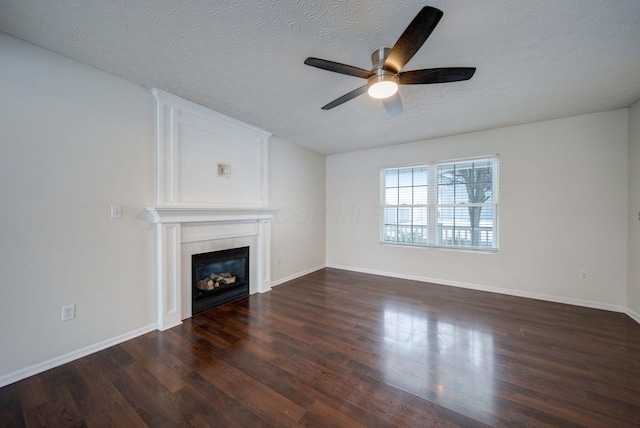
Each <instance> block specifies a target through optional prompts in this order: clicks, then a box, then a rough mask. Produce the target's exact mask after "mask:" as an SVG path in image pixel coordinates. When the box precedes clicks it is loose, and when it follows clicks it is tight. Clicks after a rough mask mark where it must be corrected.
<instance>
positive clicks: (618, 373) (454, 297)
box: [0, 269, 640, 427]
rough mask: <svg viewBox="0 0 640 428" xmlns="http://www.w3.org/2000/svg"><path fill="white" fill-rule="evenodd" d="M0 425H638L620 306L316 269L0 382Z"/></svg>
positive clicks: (631, 338) (639, 385)
mask: <svg viewBox="0 0 640 428" xmlns="http://www.w3.org/2000/svg"><path fill="white" fill-rule="evenodd" d="M0 426H2V427H23V426H27V427H38V426H48V427H57V426H67V427H71V426H90V427H94V426H95V427H144V426H149V427H158V426H169V427H173V426H193V427H206V426H211V427H253V426H274V427H294V426H336V427H357V426H367V427H391V426H394V427H432V426H442V427H449V426H460V427H481V426H508V427H512V426H552V427H573V426H589V427H598V426H601V427H638V426H640V325H639V324H637V323H636V322H634V321H633V320H632V319H631V318H629V317H628V316H626V315H624V314H619V313H613V312H607V311H600V310H594V309H586V308H580V307H575V306H569V305H561V304H555V303H548V302H541V301H536V300H531V299H523V298H517V297H511V296H504V295H497V294H491V293H484V292H479V291H471V290H464V289H459V288H454V287H446V286H439V285H433V284H424V283H418V282H413V281H406V280H399V279H393V278H386V277H380V276H373V275H365V274H360V273H353V272H347V271H341V270H336V269H323V270H320V271H317V272H315V273H312V274H310V275H307V276H305V277H302V278H299V279H296V280H293V281H291V282H288V283H286V284H282V285H280V286H277V287H275V288H274V289H273V291H271V292H269V293H266V294H262V295H260V294H258V295H253V296H250V297H248V298H245V299H243V300H240V301H236V302H234V303H230V304H227V305H225V306H223V307H220V308H216V309H213V310H210V311H207V312H205V313H202V314H200V315H198V316H196V317H194V318H191V319H189V320H186V321H185V322H184V323H183V324H182V325H181V326H178V327H175V328H173V329H171V330H168V331H165V332H152V333H148V334H146V335H144V336H141V337H138V338H136V339H133V340H130V341H128V342H125V343H122V344H120V345H117V346H114V347H111V348H109V349H106V350H104V351H101V352H98V353H96V354H93V355H90V356H87V357H84V358H81V359H79V360H76V361H74V362H72V363H69V364H65V365H63V366H60V367H57V368H55V369H52V370H49V371H47V372H45V373H42V374H39V375H36V376H33V377H31V378H28V379H25V380H23V381H20V382H17V383H15V384H13V385H9V386H6V387H4V388H2V389H0Z"/></svg>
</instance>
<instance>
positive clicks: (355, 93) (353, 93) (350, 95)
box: [322, 85, 367, 110]
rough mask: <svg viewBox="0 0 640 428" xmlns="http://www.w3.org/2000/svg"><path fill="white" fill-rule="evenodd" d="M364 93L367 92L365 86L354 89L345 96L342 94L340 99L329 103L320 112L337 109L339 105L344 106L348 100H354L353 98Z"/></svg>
mask: <svg viewBox="0 0 640 428" xmlns="http://www.w3.org/2000/svg"><path fill="white" fill-rule="evenodd" d="M365 92H367V85H364V86H360V87H359V88H358V89H354V90H353V91H351V92H347V93H346V94H344V95H343V96H341V97H340V98H338V99H336V100H333V101H331V102H330V103H329V104H327V105H326V106H324V107H322V110H331V109H332V108H334V107H338V106H339V105H340V104H344V103H346V102H347V101H350V100H352V99H354V98H355V97H358V96H360V95H362V94H364V93H365Z"/></svg>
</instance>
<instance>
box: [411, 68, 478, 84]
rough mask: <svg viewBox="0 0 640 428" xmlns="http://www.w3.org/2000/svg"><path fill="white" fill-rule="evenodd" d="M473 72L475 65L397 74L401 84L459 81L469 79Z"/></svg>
mask: <svg viewBox="0 0 640 428" xmlns="http://www.w3.org/2000/svg"><path fill="white" fill-rule="evenodd" d="M475 72H476V69H475V67H449V68H427V69H424V70H412V71H403V72H402V73H400V74H398V81H399V83H400V84H401V85H420V84H425V83H446V82H459V81H461V80H469V79H471V77H472V76H473V74H474V73H475Z"/></svg>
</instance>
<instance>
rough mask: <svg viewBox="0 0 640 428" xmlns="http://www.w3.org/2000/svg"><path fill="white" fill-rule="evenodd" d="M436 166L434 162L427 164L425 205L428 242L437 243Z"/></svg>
mask: <svg viewBox="0 0 640 428" xmlns="http://www.w3.org/2000/svg"><path fill="white" fill-rule="evenodd" d="M437 204H438V167H437V166H436V165H435V164H431V165H429V170H428V181H427V205H428V207H429V213H428V220H427V228H428V233H429V241H428V242H429V244H431V245H434V244H437V239H436V238H437V226H438V205H437Z"/></svg>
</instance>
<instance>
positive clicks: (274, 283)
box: [271, 265, 326, 287]
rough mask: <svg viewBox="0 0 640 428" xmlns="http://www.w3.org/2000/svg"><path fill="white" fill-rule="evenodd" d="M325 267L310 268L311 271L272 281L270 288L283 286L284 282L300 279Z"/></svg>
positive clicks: (307, 270)
mask: <svg viewBox="0 0 640 428" xmlns="http://www.w3.org/2000/svg"><path fill="white" fill-rule="evenodd" d="M325 267H326V266H325V265H320V266H316V267H312V268H311V269H306V270H303V271H302V272H298V273H294V274H293V275H289V276H286V277H284V278H280V279H277V280H275V281H272V282H271V286H272V287H275V286H276V285H280V284H283V283H285V282H288V281H291V280H292V279H296V278H300V277H301V276H305V275H308V274H310V273H312V272H315V271H317V270H320V269H324V268H325Z"/></svg>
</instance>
